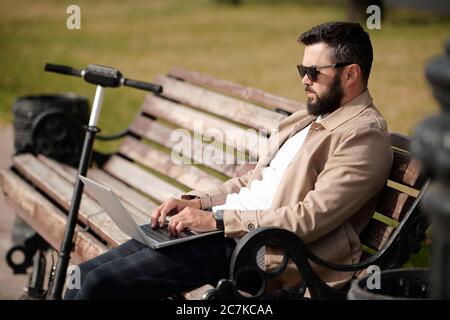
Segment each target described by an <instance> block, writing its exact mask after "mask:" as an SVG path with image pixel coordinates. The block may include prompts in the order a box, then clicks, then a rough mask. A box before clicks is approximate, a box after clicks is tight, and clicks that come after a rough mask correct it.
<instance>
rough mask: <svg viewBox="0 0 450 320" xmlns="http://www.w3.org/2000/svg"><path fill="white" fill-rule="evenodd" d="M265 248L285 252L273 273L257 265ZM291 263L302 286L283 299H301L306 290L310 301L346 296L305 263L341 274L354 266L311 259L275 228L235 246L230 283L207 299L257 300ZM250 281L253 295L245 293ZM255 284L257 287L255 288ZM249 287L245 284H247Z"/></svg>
mask: <svg viewBox="0 0 450 320" xmlns="http://www.w3.org/2000/svg"><path fill="white" fill-rule="evenodd" d="M265 246H278V247H281V248H282V249H283V251H284V259H283V262H282V263H281V264H280V265H279V266H278V267H277V268H276V269H275V270H268V271H266V270H263V269H262V268H261V267H262V266H261V265H258V252H259V251H260V250H261V248H264V247H265ZM289 259H291V260H292V261H293V262H294V263H295V265H296V266H297V269H298V270H299V273H300V274H301V277H302V279H303V281H302V286H301V287H300V288H298V289H292V290H291V292H290V293H284V295H283V296H281V297H283V298H302V297H303V296H304V293H305V292H306V288H308V289H309V293H310V295H311V298H313V299H333V298H334V299H342V298H344V297H345V295H344V294H343V293H342V292H340V291H339V290H337V289H334V288H331V287H329V286H328V285H327V284H326V283H325V282H323V281H322V279H320V278H319V277H318V276H317V275H316V273H315V272H314V270H313V269H312V267H311V265H310V263H309V261H308V260H311V261H313V262H315V263H317V264H320V265H323V266H325V267H331V268H332V269H340V270H342V271H349V270H354V268H353V265H351V266H341V265H336V264H333V263H329V262H326V261H324V260H322V259H320V258H319V257H317V256H316V255H314V254H313V253H312V252H311V251H310V250H309V249H308V247H307V246H306V244H305V243H304V242H303V241H302V240H301V239H300V238H299V237H298V236H297V235H296V234H294V233H292V232H290V231H287V230H284V229H280V228H275V227H261V228H258V229H256V230H253V231H251V232H249V233H248V234H246V235H245V236H244V237H243V238H242V239H241V240H240V241H239V243H238V245H237V246H236V248H235V250H234V252H233V256H232V258H231V264H230V276H229V279H227V280H225V279H223V280H221V281H220V282H219V284H218V286H217V289H216V290H215V291H214V292H210V295H209V297H208V298H211V299H214V298H221V299H227V298H232V299H236V298H238V299H260V298H262V297H264V296H265V293H266V287H267V281H268V280H269V279H271V278H274V277H276V276H278V275H280V274H281V273H282V272H283V271H284V269H285V268H286V266H287V263H288V260H289ZM249 279H253V280H257V281H256V282H255V281H253V287H252V288H251V290H252V291H253V292H249V291H246V289H248V287H246V282H248V280H249ZM255 283H260V286H259V288H256V289H257V290H256V292H255V288H254V286H255ZM247 285H248V283H247Z"/></svg>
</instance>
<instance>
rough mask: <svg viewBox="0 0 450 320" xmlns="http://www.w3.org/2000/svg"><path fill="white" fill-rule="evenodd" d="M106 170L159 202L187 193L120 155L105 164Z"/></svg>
mask: <svg viewBox="0 0 450 320" xmlns="http://www.w3.org/2000/svg"><path fill="white" fill-rule="evenodd" d="M104 170H105V171H106V172H108V173H110V174H112V175H113V176H114V177H116V178H118V179H120V180H122V181H123V182H125V183H126V184H128V185H130V186H132V187H133V188H135V189H137V190H139V191H141V192H143V193H144V194H147V195H149V196H150V197H152V198H153V199H155V200H157V201H159V202H163V201H165V200H167V199H168V198H172V197H173V198H179V197H180V196H181V195H182V194H183V193H185V191H184V190H181V189H179V188H177V187H174V186H173V185H171V184H170V183H168V182H166V181H164V180H162V179H160V178H158V177H157V176H155V175H153V174H151V173H149V172H147V171H145V170H144V169H141V168H139V166H137V165H136V164H133V163H131V162H130V161H127V160H125V159H123V158H121V157H119V156H112V157H111V159H109V160H108V162H107V163H106V164H105V166H104Z"/></svg>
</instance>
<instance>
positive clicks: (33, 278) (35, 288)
mask: <svg viewBox="0 0 450 320" xmlns="http://www.w3.org/2000/svg"><path fill="white" fill-rule="evenodd" d="M46 265H47V262H46V259H45V251H44V250H38V251H37V252H36V254H35V255H34V258H33V271H32V272H31V275H30V280H29V282H28V287H27V289H26V293H25V294H24V295H22V296H21V297H20V299H21V300H34V299H43V298H44V297H45V290H44V280H45V269H46Z"/></svg>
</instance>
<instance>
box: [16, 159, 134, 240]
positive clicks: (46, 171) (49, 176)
mask: <svg viewBox="0 0 450 320" xmlns="http://www.w3.org/2000/svg"><path fill="white" fill-rule="evenodd" d="M13 163H14V166H15V168H17V170H18V171H19V172H20V173H21V174H23V175H24V176H25V177H26V178H27V179H29V180H31V181H32V183H33V184H34V185H36V186H37V187H38V188H39V189H40V190H42V192H44V193H45V194H47V195H48V196H49V197H50V198H51V199H53V200H54V201H55V202H57V203H58V204H59V205H60V206H62V207H63V208H64V209H65V210H68V209H69V206H70V201H71V199H72V193H73V186H72V185H71V184H70V183H69V182H67V181H66V180H65V179H63V178H62V177H61V176H59V175H58V174H57V173H56V172H54V171H53V170H52V169H51V168H49V167H47V166H46V165H44V164H43V163H42V162H40V161H39V160H38V159H37V158H35V157H34V156H33V155H30V154H23V155H19V156H16V157H14V159H13ZM78 217H79V220H80V221H81V222H82V223H84V224H85V225H86V226H88V227H89V228H91V229H92V231H94V232H95V233H97V234H98V235H99V236H101V237H102V238H103V239H105V240H106V241H107V242H108V243H110V244H112V245H118V244H120V243H123V242H124V241H126V240H128V239H129V237H128V236H127V235H125V234H124V233H123V232H122V231H120V230H119V228H117V226H116V225H115V224H114V222H113V221H112V220H111V218H110V217H109V216H108V214H107V213H106V212H105V211H104V210H103V208H101V207H100V206H99V205H98V204H97V203H96V202H94V201H93V200H92V199H90V198H89V197H87V196H86V195H83V197H82V200H81V203H80V211H79V215H78Z"/></svg>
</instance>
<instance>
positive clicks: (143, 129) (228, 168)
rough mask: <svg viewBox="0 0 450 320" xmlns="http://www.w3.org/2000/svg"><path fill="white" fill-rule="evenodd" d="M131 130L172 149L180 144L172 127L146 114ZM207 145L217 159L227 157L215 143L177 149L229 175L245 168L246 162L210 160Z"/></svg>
mask: <svg viewBox="0 0 450 320" xmlns="http://www.w3.org/2000/svg"><path fill="white" fill-rule="evenodd" d="M130 131H131V132H132V133H133V134H135V135H138V136H141V137H144V138H146V139H149V140H151V141H153V142H156V143H158V144H160V145H162V146H164V147H166V148H168V149H171V150H172V149H173V148H174V147H176V146H177V144H178V141H176V140H175V139H171V134H172V129H170V128H168V127H166V126H164V125H163V124H161V123H159V122H157V121H154V120H152V119H149V118H147V117H144V116H140V117H136V118H135V119H134V121H133V123H132V124H131V126H130ZM191 136H192V135H191ZM206 147H207V148H209V150H210V151H211V153H214V154H215V155H216V156H215V157H216V159H226V158H225V156H224V150H223V148H219V147H217V146H216V145H213V144H203V145H202V146H201V148H196V146H195V145H194V144H193V143H192V144H191V146H190V148H182V149H181V150H176V151H177V152H179V153H180V154H181V155H183V156H184V157H186V158H187V159H191V160H192V162H194V163H199V164H202V165H205V166H207V167H210V168H212V169H214V170H216V171H218V172H220V173H222V174H224V175H226V176H228V177H235V176H237V175H238V173H240V172H243V170H245V168H244V167H245V164H220V163H218V162H216V161H210V160H211V158H210V157H203V155H204V154H208V153H207V152H205V149H206ZM212 160H213V159H212ZM223 162H225V161H223Z"/></svg>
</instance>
